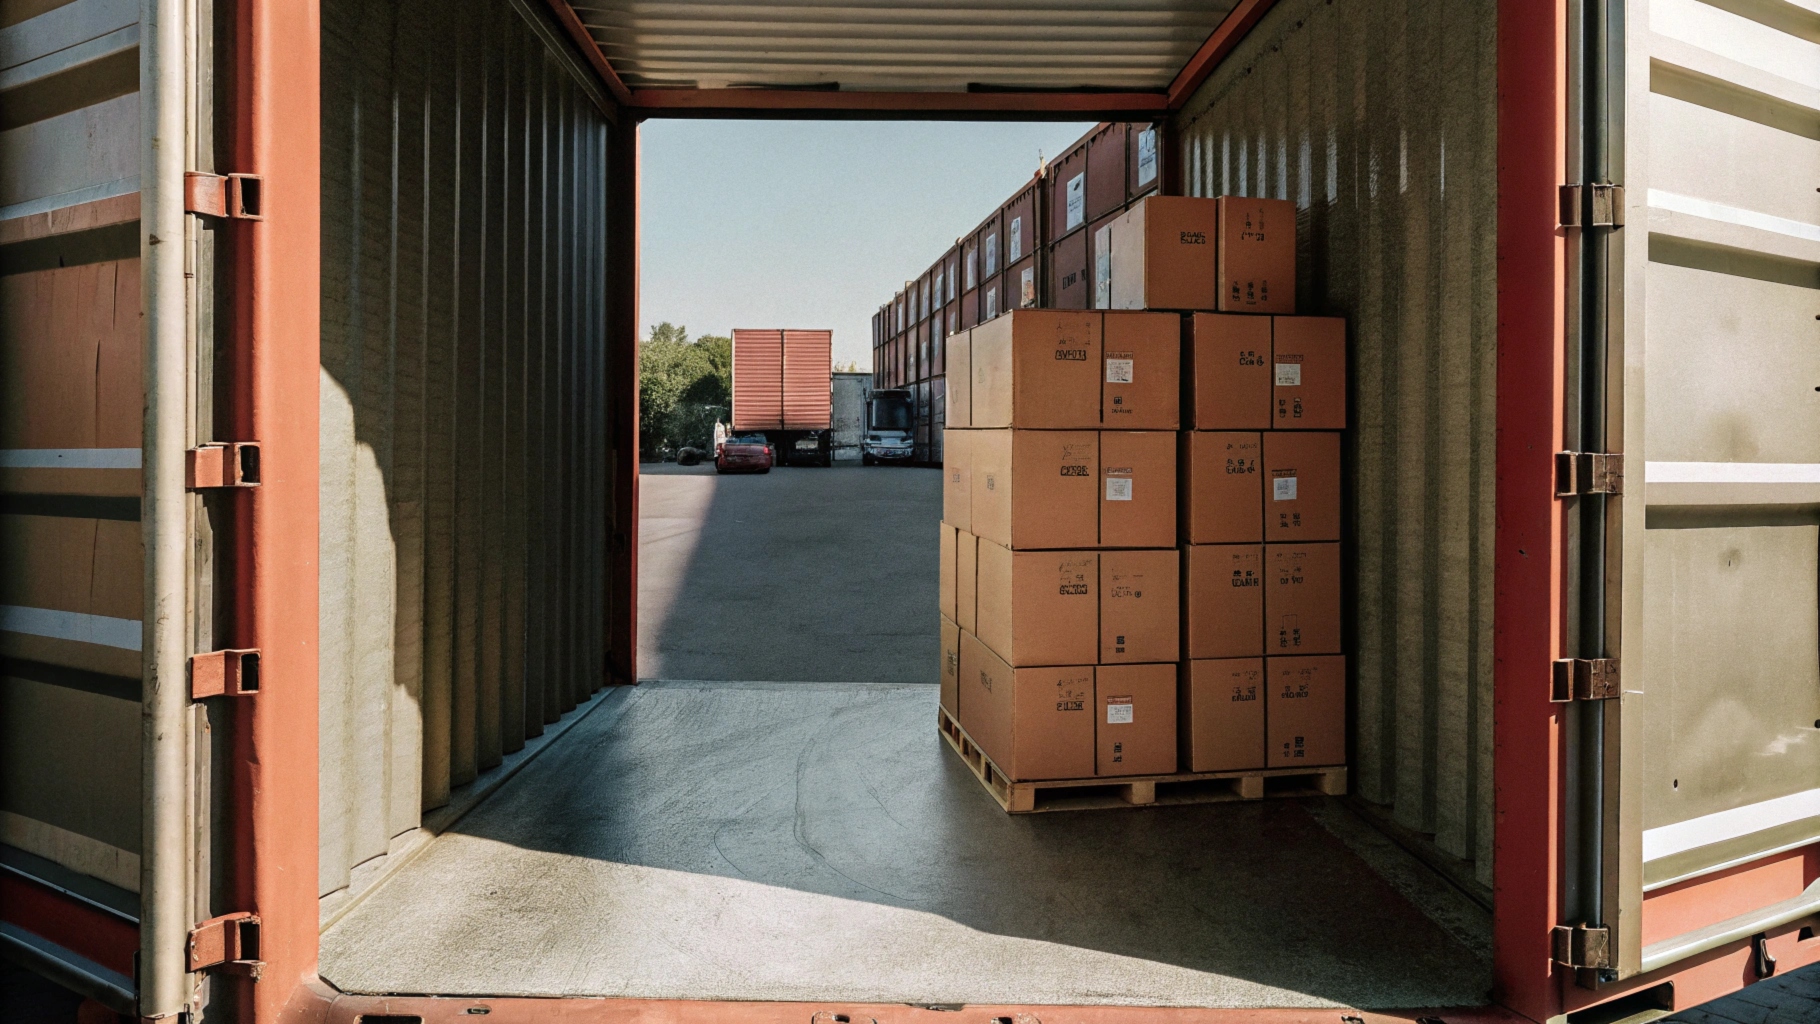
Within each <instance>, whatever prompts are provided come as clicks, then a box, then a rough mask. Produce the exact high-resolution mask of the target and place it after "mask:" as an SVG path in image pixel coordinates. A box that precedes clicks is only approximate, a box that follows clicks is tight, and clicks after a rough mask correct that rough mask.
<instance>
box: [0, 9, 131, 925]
mask: <svg viewBox="0 0 1820 1024" xmlns="http://www.w3.org/2000/svg"><path fill="white" fill-rule="evenodd" d="M138 22H139V4H138V3H137V2H135V0H74V2H65V3H61V4H56V3H33V4H6V5H0V845H3V846H4V847H7V848H10V849H9V850H6V851H0V857H4V859H5V860H6V861H7V862H8V863H15V858H14V856H13V854H12V852H11V851H12V850H23V851H24V852H25V853H27V854H32V855H35V856H36V857H41V858H44V859H45V860H48V861H50V862H52V863H53V865H56V866H61V867H62V868H64V869H68V870H70V871H73V872H76V873H77V874H81V875H87V876H90V877H92V878H99V879H102V880H103V881H106V882H108V883H111V884H112V885H113V886H115V887H117V888H118V889H119V890H128V891H131V892H137V891H138V889H139V855H140V852H141V838H142V830H141V822H140V730H141V726H140V720H141V715H140V707H141V706H140V694H141V686H140V648H141V646H142V644H141V637H142V626H141V621H140V620H141V609H142V606H143V603H144V592H143V587H142V582H141V581H142V580H143V578H144V574H143V567H144V555H143V549H142V547H141V544H140V503H139V494H140V482H139V476H140V474H139V467H140V464H141V450H140V443H141V430H142V425H143V419H144V417H143V403H142V387H141V375H140V351H141V340H142V333H143V332H142V330H141V322H140V312H141V310H140V298H139V292H140V270H139V195H138V191H139V157H140V154H139V24H138ZM34 870H35V869H34ZM122 904H123V905H130V897H128V898H127V899H125V900H124V901H122Z"/></svg>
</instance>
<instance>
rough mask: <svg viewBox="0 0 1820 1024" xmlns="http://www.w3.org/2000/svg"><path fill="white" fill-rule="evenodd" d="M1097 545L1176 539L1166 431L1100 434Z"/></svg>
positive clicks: (1171, 454) (1170, 437) (1150, 544)
mask: <svg viewBox="0 0 1820 1024" xmlns="http://www.w3.org/2000/svg"><path fill="white" fill-rule="evenodd" d="M1099 440H1100V453H1099V461H1100V472H1101V476H1102V478H1103V479H1104V481H1105V483H1104V486H1103V488H1102V491H1101V502H1100V524H1099V545H1100V546H1101V547H1109V548H1161V547H1168V546H1172V545H1173V544H1174V543H1175V532H1176V528H1175V512H1176V508H1175V504H1176V497H1175V496H1176V471H1175V470H1176V464H1175V455H1176V451H1175V449H1176V440H1175V434H1174V433H1172V432H1167V431H1160V430H1156V431H1125V430H1105V431H1101V432H1100V435H1099Z"/></svg>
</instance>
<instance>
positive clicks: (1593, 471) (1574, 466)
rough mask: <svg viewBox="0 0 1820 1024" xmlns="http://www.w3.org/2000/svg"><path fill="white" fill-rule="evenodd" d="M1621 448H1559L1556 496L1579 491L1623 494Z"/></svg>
mask: <svg viewBox="0 0 1820 1024" xmlns="http://www.w3.org/2000/svg"><path fill="white" fill-rule="evenodd" d="M1623 493H1624V455H1623V453H1621V452H1609V453H1607V452H1556V453H1555V497H1557V498H1567V497H1572V496H1574V495H1578V494H1623Z"/></svg>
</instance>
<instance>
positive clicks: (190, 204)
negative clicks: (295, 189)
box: [183, 171, 265, 220]
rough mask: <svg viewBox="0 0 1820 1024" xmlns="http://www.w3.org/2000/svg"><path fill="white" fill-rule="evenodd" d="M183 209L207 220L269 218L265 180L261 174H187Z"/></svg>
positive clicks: (184, 184)
mask: <svg viewBox="0 0 1820 1024" xmlns="http://www.w3.org/2000/svg"><path fill="white" fill-rule="evenodd" d="M183 209H184V211H185V212H187V213H199V214H202V215H203V216H205V217H231V218H234V219H235V220H264V219H265V179H264V178H263V177H261V176H259V175H257V174H210V173H208V172H207V171H185V172H183Z"/></svg>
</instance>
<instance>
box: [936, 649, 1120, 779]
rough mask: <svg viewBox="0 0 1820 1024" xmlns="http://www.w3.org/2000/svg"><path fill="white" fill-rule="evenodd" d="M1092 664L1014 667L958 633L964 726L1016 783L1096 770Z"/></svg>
mask: <svg viewBox="0 0 1820 1024" xmlns="http://www.w3.org/2000/svg"><path fill="white" fill-rule="evenodd" d="M1093 675H1094V669H1093V666H1092V665H1073V666H1057V667H1051V668H1019V669H1014V668H1012V667H1011V666H1009V665H1007V664H1005V662H1004V659H1002V658H1000V657H999V656H998V655H996V654H993V653H992V651H991V650H990V649H989V648H987V646H986V645H985V644H983V643H980V641H979V638H978V637H976V636H974V635H973V634H972V633H967V632H962V633H961V663H960V683H959V687H958V689H959V700H960V711H959V713H958V714H957V715H956V717H957V718H959V719H960V723H961V728H963V729H965V730H967V735H969V736H971V737H972V738H973V742H975V743H977V744H979V745H980V749H981V750H983V751H985V752H986V756H987V757H989V758H991V759H992V763H993V764H994V765H996V766H997V767H998V769H999V771H1001V772H1003V773H1005V775H1006V776H1007V777H1009V778H1010V779H1011V780H1012V781H1013V782H1023V781H1028V780H1032V779H1084V778H1090V777H1091V776H1092V775H1093V762H1094V756H1093V755H1094V744H1093V739H1094V729H1093V715H1094V710H1093V707H1094V705H1093Z"/></svg>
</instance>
